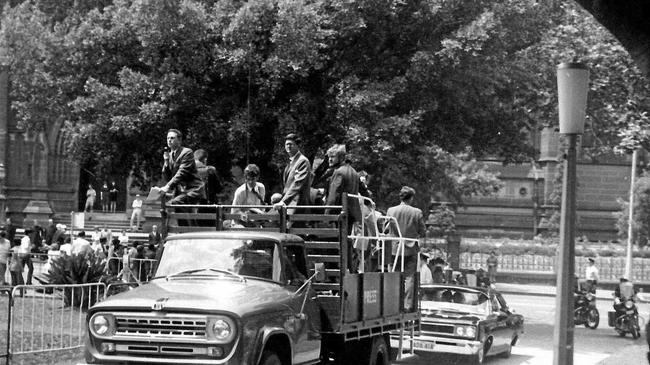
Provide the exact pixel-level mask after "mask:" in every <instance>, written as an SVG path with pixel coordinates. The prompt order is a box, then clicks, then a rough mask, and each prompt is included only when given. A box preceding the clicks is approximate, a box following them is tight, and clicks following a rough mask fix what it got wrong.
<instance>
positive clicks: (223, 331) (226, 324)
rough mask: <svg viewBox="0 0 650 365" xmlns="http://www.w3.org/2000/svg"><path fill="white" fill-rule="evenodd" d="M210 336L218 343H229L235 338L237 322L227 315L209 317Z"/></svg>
mask: <svg viewBox="0 0 650 365" xmlns="http://www.w3.org/2000/svg"><path fill="white" fill-rule="evenodd" d="M206 330H207V333H208V338H209V339H211V340H214V341H215V342H218V343H228V342H230V341H232V340H233V339H234V338H235V335H236V334H237V328H236V327H235V322H234V321H233V320H232V319H230V318H228V317H226V316H216V317H209V318H208V323H207V328H206Z"/></svg>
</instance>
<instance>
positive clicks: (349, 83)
mask: <svg viewBox="0 0 650 365" xmlns="http://www.w3.org/2000/svg"><path fill="white" fill-rule="evenodd" d="M75 4H76V2H75ZM98 4H99V3H98ZM103 5H104V4H103V3H102V4H100V5H99V6H98V8H93V7H89V6H85V7H84V6H81V5H79V6H76V5H75V6H73V8H72V9H69V8H66V7H65V6H67V5H60V6H58V7H57V5H56V2H54V3H53V2H51V1H45V0H42V1H40V2H37V5H30V3H24V4H21V5H18V6H15V7H13V8H5V11H4V12H3V17H2V19H1V20H0V21H1V22H2V29H1V32H0V47H2V48H3V49H5V50H6V52H5V60H6V61H7V62H8V63H9V64H10V67H11V69H12V82H13V85H14V89H13V90H12V108H13V109H14V110H15V111H16V113H17V117H18V120H19V121H20V123H21V125H23V126H25V127H26V128H32V129H38V128H45V127H44V126H45V125H47V124H48V123H52V120H53V119H59V120H64V121H66V129H67V131H68V132H69V134H70V135H71V136H72V139H71V143H70V149H69V152H70V154H71V156H77V157H78V158H80V159H81V161H82V163H84V164H86V165H94V166H95V170H96V171H97V172H100V173H102V172H103V173H114V172H116V171H121V172H123V173H129V172H131V173H133V174H135V175H136V177H138V179H136V180H135V181H136V183H138V184H141V185H149V184H152V183H155V182H156V181H157V179H158V177H159V174H160V168H159V166H160V155H161V148H162V145H163V143H164V140H163V136H164V131H165V130H166V129H167V128H170V127H175V128H179V129H181V130H182V131H183V132H184V133H185V135H186V136H187V138H186V140H187V144H188V145H189V147H192V148H198V147H201V148H204V149H206V150H208V151H209V152H210V154H211V156H216V157H217V160H216V161H215V162H214V165H215V166H216V167H217V168H218V169H219V170H220V172H221V173H222V174H227V173H228V171H229V170H230V167H231V165H232V164H233V163H234V164H237V165H240V166H243V165H245V164H246V163H248V162H255V163H257V164H258V165H260V167H261V169H262V171H263V172H262V180H263V181H264V182H265V183H266V184H267V185H268V186H270V187H271V189H269V191H270V192H272V191H273V190H277V189H278V188H277V185H278V183H279V181H280V180H281V171H282V169H281V166H282V165H284V164H285V163H286V155H285V153H284V151H283V150H282V137H283V135H285V134H286V133H288V132H298V133H299V134H301V135H302V136H303V137H304V140H305V143H304V145H305V146H304V152H305V153H306V155H307V156H309V157H310V158H311V159H315V158H317V157H318V156H319V155H322V154H323V153H324V151H325V150H326V149H327V147H329V146H330V145H331V144H333V143H335V142H336V143H346V144H347V145H348V150H349V151H350V154H351V156H352V158H353V162H354V165H355V167H356V168H357V169H359V170H361V169H364V170H366V171H368V172H369V173H370V174H371V175H373V176H375V178H374V179H372V180H371V189H372V190H373V191H375V192H376V193H377V197H378V200H380V204H381V203H382V202H383V205H389V204H392V203H393V202H394V201H396V200H397V191H398V190H399V187H400V186H401V185H411V186H413V187H415V188H416V189H417V191H418V197H420V198H421V201H420V203H419V205H426V203H427V202H428V198H429V196H431V195H432V194H433V193H434V192H438V191H441V192H443V193H445V194H446V195H447V196H449V197H452V198H453V199H454V200H457V201H462V199H463V198H465V197H468V196H472V195H475V194H489V193H492V192H494V191H495V190H497V189H498V188H499V186H500V185H499V183H498V180H497V177H496V176H495V175H493V174H490V173H488V172H487V170H486V169H485V166H483V165H482V164H480V163H478V162H477V160H478V159H480V158H483V157H485V156H496V157H499V158H502V159H503V160H504V161H505V162H506V163H511V162H518V161H527V160H529V159H530V158H531V157H532V156H533V155H534V150H533V149H532V147H531V146H530V143H529V141H530V132H531V130H532V129H533V128H536V127H537V126H538V125H539V123H542V122H544V121H549V120H553V119H554V114H555V109H554V101H553V98H552V96H553V95H554V91H553V87H551V86H552V85H551V84H552V82H551V81H549V76H548V75H553V72H551V73H549V69H550V68H553V67H554V63H553V62H550V63H549V65H550V66H548V65H546V63H540V62H539V57H542V56H543V57H547V58H548V59H551V60H552V59H554V58H555V59H559V58H560V54H561V52H562V49H563V48H562V47H560V46H559V45H558V42H559V43H562V42H565V43H566V42H569V41H571V39H569V37H565V36H564V33H563V31H573V32H574V33H575V32H582V33H580V34H583V33H585V34H587V35H589V32H590V31H591V30H593V29H592V28H589V26H587V25H584V24H583V23H585V24H586V23H588V21H586V20H584V19H582V18H581V17H584V16H585V15H584V14H582V13H580V12H578V11H577V10H575V9H574V8H572V7H570V6H567V5H564V4H559V3H558V2H548V3H547V2H533V1H528V0H506V1H501V2H494V1H487V0H479V1H471V2H467V1H433V2H432V1H424V0H415V1H409V2H402V1H393V0H391V1H384V2H377V1H369V0H361V1H354V2H349V1H344V0H328V1H325V0H316V1H304V0H298V1H296V0H291V1H290V0H249V1H245V2H244V1H238V0H220V1H194V0H185V1H175V0H159V1H156V0H133V1H126V0H115V1H113V2H112V3H111V4H109V5H105V6H103ZM569 21H580V22H581V23H580V24H581V25H580V27H581V28H579V29H578V28H576V30H573V28H570V27H567V26H566V25H564V24H565V23H567V22H569ZM563 26H564V27H565V28H566V29H563V28H562V27H563ZM549 32H550V34H551V36H547V35H546V34H549ZM600 40H601V39H600V38H598V37H595V36H590V37H588V38H586V40H585V41H584V42H583V43H580V44H578V45H580V46H581V47H582V48H581V49H583V50H585V51H586V50H591V49H593V47H594V46H593V44H594V43H589V42H596V41H600ZM597 51H598V52H596V53H597V54H598V55H600V56H607V55H609V53H608V52H610V49H609V48H607V47H604V46H603V47H602V49H600V48H599V49H597ZM610 53H611V52H610ZM598 55H594V56H593V57H598ZM24 60H27V61H26V62H23V61H24ZM613 63H614V64H613V65H609V66H618V64H616V63H615V62H613ZM623 69H624V70H626V71H627V72H626V74H625V77H622V76H620V77H616V78H614V77H613V75H611V74H606V73H605V71H607V70H608V68H607V67H603V68H602V72H603V75H604V76H603V78H602V80H604V81H602V83H603V85H605V84H607V82H608V79H606V78H605V77H612V78H611V80H613V81H615V82H616V85H617V86H620V88H619V90H624V86H625V84H624V82H627V81H629V78H630V77H633V76H634V72H633V71H634V70H633V69H632V68H625V67H623ZM599 70H600V69H599ZM599 72H600V71H599ZM598 79H599V80H601V78H598ZM597 85H599V84H597ZM592 87H593V86H592ZM599 95H600V99H599V104H597V105H599V106H600V105H607V99H606V98H607V95H606V92H604V91H603V92H601V93H600V94H599ZM616 97H617V98H619V97H620V98H622V97H623V96H622V95H618V94H617V95H616ZM594 105H596V104H594ZM605 111H606V110H605V109H603V113H602V114H605ZM596 115H597V116H598V118H599V119H598V120H600V119H601V118H603V119H604V117H601V115H600V114H594V116H596ZM593 119H594V120H595V119H596V118H595V117H593ZM607 120H608V121H609V120H610V119H607ZM614 120H618V119H616V118H614ZM610 134H611V133H610ZM274 187H275V188H274Z"/></svg>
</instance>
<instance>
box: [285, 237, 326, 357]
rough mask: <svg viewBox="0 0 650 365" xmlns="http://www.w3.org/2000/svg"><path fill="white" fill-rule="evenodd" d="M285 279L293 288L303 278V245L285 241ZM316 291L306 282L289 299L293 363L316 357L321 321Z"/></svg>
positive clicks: (300, 283)
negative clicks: (291, 316) (291, 315)
mask: <svg viewBox="0 0 650 365" xmlns="http://www.w3.org/2000/svg"><path fill="white" fill-rule="evenodd" d="M284 255H285V258H286V263H287V264H286V265H285V268H286V270H285V279H286V283H287V286H288V288H289V289H290V290H292V291H294V292H296V291H297V290H298V289H299V288H300V287H301V286H303V284H305V283H306V281H307V272H306V263H305V256H304V255H305V254H304V248H303V247H302V246H300V245H285V246H284ZM315 298H316V292H315V291H314V290H312V289H311V285H307V286H305V287H303V288H302V289H301V291H300V292H298V294H297V295H296V296H295V298H294V300H293V301H292V309H293V311H294V318H292V319H291V320H290V321H291V322H292V323H293V325H294V330H295V332H294V353H293V355H294V356H293V363H294V364H300V363H304V362H310V361H313V360H316V359H318V358H319V357H320V349H321V321H320V309H319V307H318V303H317V301H316V300H315Z"/></svg>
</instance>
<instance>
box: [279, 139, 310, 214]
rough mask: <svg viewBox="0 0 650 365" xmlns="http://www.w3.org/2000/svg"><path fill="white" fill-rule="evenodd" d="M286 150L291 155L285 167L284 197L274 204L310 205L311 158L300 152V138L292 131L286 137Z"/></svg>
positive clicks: (283, 180) (280, 205)
mask: <svg viewBox="0 0 650 365" xmlns="http://www.w3.org/2000/svg"><path fill="white" fill-rule="evenodd" d="M284 150H285V151H287V154H288V155H289V164H288V165H287V166H286V167H285V168H284V173H283V175H282V182H283V183H284V189H283V190H282V199H281V200H280V202H279V203H276V204H274V206H273V207H274V208H276V209H278V208H280V207H282V206H294V205H309V204H310V201H309V200H310V193H311V191H310V188H311V164H310V163H309V159H307V157H305V156H304V155H303V154H302V153H300V138H298V136H297V135H296V134H293V133H290V134H287V136H286V137H285V138H284Z"/></svg>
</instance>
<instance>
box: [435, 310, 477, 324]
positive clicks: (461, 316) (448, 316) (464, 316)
mask: <svg viewBox="0 0 650 365" xmlns="http://www.w3.org/2000/svg"><path fill="white" fill-rule="evenodd" d="M486 317H487V315H482V314H477V313H470V312H466V311H456V310H445V309H435V310H422V320H423V321H432V320H433V321H436V320H443V321H447V320H453V321H464V322H478V321H481V320H484V319H485V318H486Z"/></svg>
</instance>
